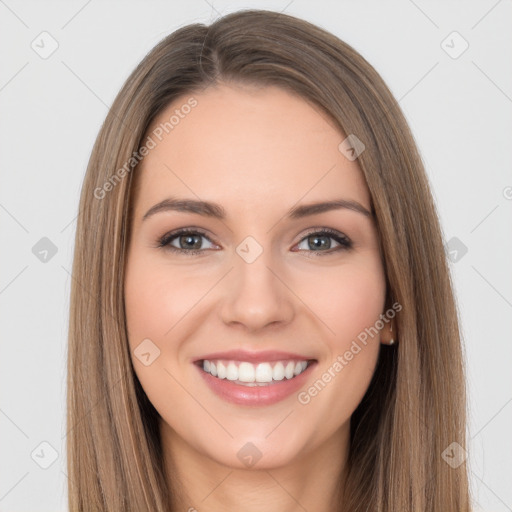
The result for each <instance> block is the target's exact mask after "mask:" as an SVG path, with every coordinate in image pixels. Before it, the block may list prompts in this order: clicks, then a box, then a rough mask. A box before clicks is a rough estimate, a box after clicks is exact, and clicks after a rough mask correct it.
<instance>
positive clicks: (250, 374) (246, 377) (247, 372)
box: [238, 362, 255, 382]
mask: <svg viewBox="0 0 512 512" xmlns="http://www.w3.org/2000/svg"><path fill="white" fill-rule="evenodd" d="M254 373H255V372H254V365H252V364H251V363H245V362H244V363H240V366H239V367H238V380H239V381H241V382H254Z"/></svg>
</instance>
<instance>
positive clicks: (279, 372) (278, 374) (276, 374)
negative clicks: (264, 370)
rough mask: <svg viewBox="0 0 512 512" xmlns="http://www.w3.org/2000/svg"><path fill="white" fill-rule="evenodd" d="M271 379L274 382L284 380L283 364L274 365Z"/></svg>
mask: <svg viewBox="0 0 512 512" xmlns="http://www.w3.org/2000/svg"><path fill="white" fill-rule="evenodd" d="M272 378H273V379H274V380H283V379H284V366H283V363H281V362H279V363H276V365H275V366H274V370H273V372H272Z"/></svg>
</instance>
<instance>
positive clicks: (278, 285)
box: [220, 251, 295, 332]
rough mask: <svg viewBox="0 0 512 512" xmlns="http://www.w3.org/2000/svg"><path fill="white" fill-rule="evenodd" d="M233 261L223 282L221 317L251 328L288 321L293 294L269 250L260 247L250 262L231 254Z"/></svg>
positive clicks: (291, 308)
mask: <svg viewBox="0 0 512 512" xmlns="http://www.w3.org/2000/svg"><path fill="white" fill-rule="evenodd" d="M233 262H234V268H233V270H232V271H231V272H230V273H229V275H228V276H227V277H228V278H227V279H226V280H225V281H226V282H225V285H224V286H225V290H226V292H225V294H223V295H224V298H223V301H222V306H221V309H220V314H221V318H222V321H223V322H224V323H225V324H227V325H243V326H244V327H245V328H246V329H247V330H248V331H252V332H254V331H258V330H261V329H263V328H265V327H266V326H268V325H271V324H274V325H275V326H277V325H279V324H283V325H285V324H287V323H289V322H291V321H292V319H293V317H294V314H295V310H294V306H293V296H294V295H293V292H292V291H291V289H290V287H289V285H288V283H286V278H285V276H284V275H283V272H282V271H281V272H279V271H278V268H279V266H277V265H276V264H275V261H272V258H271V256H270V251H263V253H262V254H261V255H260V256H259V257H258V258H257V259H256V261H253V262H252V263H248V262H246V261H244V259H242V258H241V257H239V256H238V255H237V254H235V255H234V258H233ZM274 267H275V268H274Z"/></svg>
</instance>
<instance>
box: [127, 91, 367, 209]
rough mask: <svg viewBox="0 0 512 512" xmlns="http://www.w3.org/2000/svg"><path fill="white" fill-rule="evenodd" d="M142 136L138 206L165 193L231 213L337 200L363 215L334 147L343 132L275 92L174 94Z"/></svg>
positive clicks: (363, 197) (361, 193)
mask: <svg viewBox="0 0 512 512" xmlns="http://www.w3.org/2000/svg"><path fill="white" fill-rule="evenodd" d="M190 105H194V106H190ZM146 136H147V137H151V138H152V140H153V143H154V147H153V149H151V150H150V151H149V152H148V154H147V155H146V156H145V157H144V159H143V161H142V162H141V165H140V166H139V168H138V169H137V172H138V173H140V176H139V177H138V180H139V187H138V191H137V203H138V204H139V205H143V206H144V207H145V206H151V204H153V203H155V202H158V201H160V200H162V199H164V198H165V197H166V195H170V194H172V195H177V196H186V197H194V196H196V198H197V197H200V198H201V199H210V200H212V201H216V202H219V203H221V204H226V205H232V206H233V207H234V208H235V207H236V208H237V209H238V210H240V209H241V210H249V209H251V208H261V205H266V207H267V208H269V209H272V207H273V205H276V207H277V205H279V204H281V205H285V206H286V205H288V207H289V206H291V205H293V204H296V203H297V202H299V201H300V200H301V198H304V201H307V202H309V201H314V200H318V199H326V198H327V199H329V198H330V197H333V198H334V197H336V198H337V197H340V196H343V197H346V198H350V199H354V200H357V201H359V202H361V203H362V204H363V205H364V206H366V207H367V208H368V209H370V199H369V193H368V189H367V186H366V183H365V180H364V177H363V175H362V172H361V170H360V169H359V167H358V165H357V163H356V162H355V161H350V160H348V159H347V158H345V156H344V155H343V154H342V153H341V152H340V151H339V149H338V146H339V144H340V143H341V142H342V141H343V139H344V138H345V136H344V135H343V133H342V132H341V131H340V130H339V129H338V128H337V127H336V126H335V125H334V122H333V121H332V120H331V119H330V118H329V116H327V115H326V114H325V113H324V112H322V111H321V109H320V108H319V107H317V106H316V105H313V104H311V103H310V102H307V101H306V100H304V99H303V98H301V97H300V96H298V95H296V94H293V93H290V92H288V91H285V90H284V89H281V88H278V87H274V86H266V87H258V88H257V87H252V86H241V85H240V86H239V85H217V86H215V87H211V88H208V89H206V90H205V91H203V92H200V93H195V94H189V95H184V96H181V97H180V98H178V99H176V100H175V101H174V102H173V103H172V104H170V105H169V106H167V108H166V109H164V110H163V111H162V112H161V113H160V114H159V115H158V116H157V118H156V119H155V120H154V122H153V123H152V125H151V126H150V128H149V130H148V133H147V134H146ZM145 140H146V139H145ZM151 145H153V144H151ZM226 209H228V210H229V206H228V207H227V208H226ZM276 211H277V210H276Z"/></svg>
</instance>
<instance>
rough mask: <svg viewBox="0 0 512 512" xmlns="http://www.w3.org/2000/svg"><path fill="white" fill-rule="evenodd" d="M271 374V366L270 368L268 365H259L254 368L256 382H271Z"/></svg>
mask: <svg viewBox="0 0 512 512" xmlns="http://www.w3.org/2000/svg"><path fill="white" fill-rule="evenodd" d="M272 374H273V373H272V366H270V363H260V364H259V365H258V366H257V367H256V377H255V379H256V382H271V381H272Z"/></svg>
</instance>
